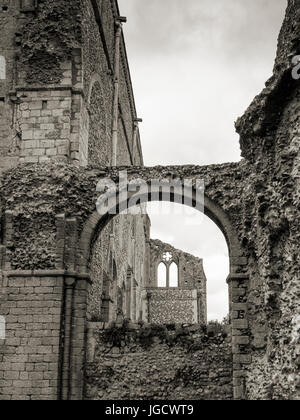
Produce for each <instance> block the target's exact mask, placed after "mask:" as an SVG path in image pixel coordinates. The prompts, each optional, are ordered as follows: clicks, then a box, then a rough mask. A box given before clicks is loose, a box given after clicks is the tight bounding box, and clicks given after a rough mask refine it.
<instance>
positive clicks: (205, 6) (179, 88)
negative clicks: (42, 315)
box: [119, 0, 287, 319]
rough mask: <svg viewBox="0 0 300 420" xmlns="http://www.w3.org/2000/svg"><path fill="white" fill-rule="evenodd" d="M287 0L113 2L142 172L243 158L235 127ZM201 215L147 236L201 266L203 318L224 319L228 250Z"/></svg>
mask: <svg viewBox="0 0 300 420" xmlns="http://www.w3.org/2000/svg"><path fill="white" fill-rule="evenodd" d="M286 3H287V2H286V0H251V1H249V0H213V1H212V0H119V6H120V12H121V14H122V15H124V16H127V18H128V23H126V24H125V25H124V35H125V39H126V45H127V52H128V58H129V64H130V69H131V76H132V81H133V87H134V93H135V99H136V106H137V111H138V116H139V117H141V118H143V120H144V122H143V123H142V124H141V127H140V131H141V139H142V146H143V152H144V160H145V165H147V166H152V165H168V164H169V165H170V164H199V165H206V164H211V163H223V162H229V161H238V160H240V150H239V138H238V135H237V134H236V133H235V129H234V122H235V121H236V119H237V117H239V116H241V115H242V114H243V113H244V111H245V109H246V108H247V107H248V106H249V105H250V103H251V101H252V99H253V98H254V96H255V95H257V94H258V93H260V91H261V90H262V89H263V87H264V83H265V81H266V80H267V79H268V78H269V77H270V76H271V74H272V68H273V63H274V58H275V53H276V46H277V37H278V34H279V30H280V27H281V24H282V21H283V18H284V12H285V8H286ZM198 218H200V216H199V215H198ZM203 218H204V219H205V220H203V221H202V223H201V224H199V223H194V221H196V220H198V221H199V219H196V218H195V217H191V215H189V216H187V215H184V214H181V215H160V216H157V215H153V216H152V217H151V220H152V237H153V238H159V239H161V240H163V241H166V242H169V243H171V244H172V245H173V246H175V247H177V248H180V249H183V250H184V251H186V252H190V253H192V254H194V255H196V256H198V257H201V258H203V259H204V265H205V270H206V274H207V278H208V311H209V319H222V318H223V316H225V315H226V314H227V312H228V295H227V286H226V282H225V280H226V277H227V275H228V250H227V246H226V243H225V240H224V237H223V235H222V233H221V232H220V231H219V229H218V228H217V227H216V226H215V225H214V224H213V222H211V221H210V220H209V219H207V218H206V217H203Z"/></svg>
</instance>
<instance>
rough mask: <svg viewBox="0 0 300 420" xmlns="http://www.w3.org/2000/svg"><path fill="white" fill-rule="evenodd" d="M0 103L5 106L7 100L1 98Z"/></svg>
mask: <svg viewBox="0 0 300 420" xmlns="http://www.w3.org/2000/svg"><path fill="white" fill-rule="evenodd" d="M0 103H1V104H4V103H5V98H4V97H3V96H1V97H0Z"/></svg>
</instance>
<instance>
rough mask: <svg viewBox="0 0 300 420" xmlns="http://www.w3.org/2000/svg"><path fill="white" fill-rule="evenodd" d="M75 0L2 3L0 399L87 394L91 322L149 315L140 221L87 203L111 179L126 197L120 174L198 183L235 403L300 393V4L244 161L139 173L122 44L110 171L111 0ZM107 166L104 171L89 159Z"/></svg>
mask: <svg viewBox="0 0 300 420" xmlns="http://www.w3.org/2000/svg"><path fill="white" fill-rule="evenodd" d="M28 3H30V2H28ZM67 3H68V4H67ZM69 3H70V2H66V1H61V0H60V1H58V0H51V1H47V2H46V1H40V2H38V4H37V3H36V2H32V5H31V6H32V9H30V10H26V11H24V10H22V9H20V5H19V3H18V4H17V3H16V2H12V1H11V2H9V3H8V10H5V8H4V9H0V21H1V28H5V36H4V37H1V39H0V54H1V55H3V56H4V57H5V61H6V79H1V80H0V112H1V118H0V121H1V123H0V151H1V156H0V169H1V202H0V211H1V233H0V238H1V246H0V315H1V316H4V317H5V319H6V339H5V340H0V375H1V376H0V377H1V378H3V379H1V381H0V398H1V399H27V400H29V399H56V398H58V399H82V398H83V388H84V383H85V381H86V380H88V378H87V377H86V378H85V376H84V372H85V371H84V367H85V366H86V365H85V361H86V358H85V355H86V350H87V342H86V333H87V330H88V324H87V322H88V321H95V320H96V321H102V320H103V321H106V320H107V319H110V317H111V316H113V317H115V318H116V321H117V323H118V322H119V321H120V320H122V322H123V320H124V317H126V316H128V315H129V316H131V317H132V319H133V320H134V318H136V321H139V320H143V318H144V317H146V321H147V319H148V318H147V317H148V312H147V293H145V291H144V292H143V290H142V286H143V285H144V284H143V281H144V280H145V279H147V278H150V272H149V267H148V266H147V264H146V263H145V261H149V253H148V254H147V252H148V251H147V244H148V243H149V240H150V236H149V220H148V219H147V217H144V216H142V215H139V216H138V217H137V219H134V218H130V219H127V220H126V221H125V220H124V219H123V216H122V215H121V216H116V217H114V218H113V217H109V216H107V215H104V216H103V217H101V216H100V215H99V214H97V212H96V209H95V203H96V201H97V198H98V196H99V193H97V192H96V186H97V183H98V181H99V180H103V179H104V178H110V179H112V180H113V181H115V182H116V186H117V191H118V192H119V181H120V180H119V171H120V170H127V172H128V180H129V181H130V180H132V179H135V178H140V179H143V180H144V181H145V182H146V183H147V184H149V182H150V180H151V179H159V180H161V179H169V180H174V179H176V178H178V179H181V180H182V179H191V180H193V182H194V186H195V180H196V179H199V178H200V179H203V180H204V181H205V203H204V204H205V205H204V208H205V213H206V214H207V216H208V217H210V218H211V219H212V220H213V221H214V222H215V223H216V224H217V225H218V226H219V227H220V229H221V230H222V232H223V233H224V236H225V238H226V241H227V244H228V248H229V256H230V275H229V277H228V285H229V296H230V323H231V324H230V330H231V334H230V336H231V337H232V342H231V352H232V362H230V363H231V366H232V377H233V380H232V385H233V395H234V398H235V399H252V400H253V399H273V400H274V399H275V400H276V399H277V400H279V399H281V400H287V399H299V386H300V384H299V376H298V372H299V344H300V343H299V329H300V325H299V316H300V310H299V309H300V308H299V242H300V241H299V240H300V237H299V235H300V234H299V225H300V224H299V218H300V194H299V191H300V190H299V167H300V164H299V163H300V158H299V145H300V137H299V128H300V122H299V121H300V108H299V103H300V101H299V99H300V87H299V86H300V84H299V80H296V79H294V78H293V77H292V70H293V64H292V58H293V57H294V56H296V55H299V54H300V51H299V33H300V27H299V25H300V19H299V13H300V0H289V2H288V8H287V13H286V18H285V21H284V24H283V27H282V30H281V33H280V37H279V44H278V53H277V58H276V62H275V67H274V73H273V76H272V78H271V79H270V80H269V81H268V82H267V84H266V88H265V89H264V91H263V92H262V93H261V94H260V95H258V96H257V97H256V98H255V100H254V102H253V103H252V104H251V106H250V108H249V110H248V111H247V112H246V113H245V115H244V116H243V117H241V118H240V119H239V120H238V121H237V124H236V127H237V130H238V132H239V134H240V143H241V152H242V156H243V158H244V159H243V160H241V162H238V163H229V164H223V165H209V166H201V167H199V166H193V165H188V166H168V167H162V166H160V167H154V168H147V167H144V166H143V157H142V153H141V147H140V140H139V135H138V133H135V123H136V119H137V114H136V110H135V104H134V98H133V93H132V86H131V82H130V74H129V68H128V62H127V59H126V50H125V44H124V40H123V38H122V41H121V46H120V80H119V82H120V85H119V86H120V95H119V102H118V109H119V115H118V135H119V136H118V156H117V163H118V165H119V166H118V167H117V168H111V167H109V165H110V161H106V159H108V156H109V154H110V151H109V146H108V145H110V144H111V141H112V136H111V134H112V133H111V132H110V130H109V127H111V126H112V122H113V114H112V109H113V98H114V52H115V51H114V48H115V47H114V45H115V32H116V22H117V18H118V17H119V10H118V6H117V2H116V1H114V0H103V1H102V2H100V1H98V0H91V1H89V0H81V1H79V0H78V1H76V2H75V3H74V5H75V6H76V7H74V8H73V9H72V11H70V4H69ZM75 15H76V17H75ZM45 22H48V23H49V24H50V25H51V27H52V29H53V32H52V35H53V36H51V37H49V38H48V37H47V36H45V33H43V36H42V38H41V39H40V41H41V42H38V43H35V47H34V48H33V49H32V50H31V49H30V45H31V44H32V43H33V42H34V41H35V38H36V36H38V34H39V33H40V31H41V30H42V29H43V28H45ZM53 39H54V40H56V39H59V40H60V42H59V44H56V43H55V42H54V41H53ZM51 60H52V61H51ZM50 61H51V63H50ZM49 66H50V67H49ZM49 69H50V70H51V71H49ZM33 79H34V80H35V82H36V84H32V81H33ZM28 82H30V83H28ZM100 82H101V83H100ZM99 83H100V86H101V88H99V85H98V84H99ZM99 95H100V96H101V101H100V102H98V100H97V98H98V97H99ZM93 98H94V99H93ZM95 98H96V99H95ZM102 110H105V118H103V119H100V121H99V123H100V124H101V125H100V126H99V127H97V125H96V123H97V120H98V116H100V114H102ZM95 116H96V117H95ZM93 118H94V119H93ZM103 121H106V122H105V124H106V125H105V127H106V129H105V128H104V125H103V124H104V123H103ZM90 130H91V131H90ZM97 131H99V133H100V132H101V133H102V134H101V136H100V137H101V138H99V145H98V143H97V140H98V139H97V134H96V133H97ZM105 131H107V135H106V136H104V132H105ZM136 134H137V135H136ZM102 136H104V137H105V138H103V137H102ZM89 142H90V144H89ZM89 146H90V148H89ZM98 146H99V147H102V146H103V154H101V153H100V152H99V149H98ZM89 150H90V151H91V150H92V151H93V150H94V152H91V153H90V154H89ZM102 157H103V159H104V161H106V162H103V165H104V166H100V165H98V162H99V160H101V159H102ZM121 165H122V166H121ZM133 165H135V166H133ZM133 238H134V239H133ZM134 241H136V242H134ZM145 256H146V257H147V258H146V260H145ZM129 302H130V304H129ZM134 308H135V309H136V310H134ZM144 321H145V319H144ZM121 325H122V324H121ZM103 328H106V325H105V326H104V327H103ZM99 346H100V347H99V348H98V349H96V351H97V352H98V354H99V357H100V359H101V357H102V353H101V352H102V350H103V349H102V348H101V344H99ZM131 351H132V349H131V348H130V349H129V353H131ZM159 351H162V352H163V351H167V349H166V347H164V345H162V346H161V347H160V348H159ZM201 351H202V350H201ZM203 351H204V354H205V353H206V350H205V348H204V349H203ZM226 351H227V350H226ZM226 351H225V350H224V352H221V354H220V360H221V361H222V360H224V357H226ZM179 352H180V357H181V360H182V357H185V356H184V355H183V353H182V352H181V350H179ZM150 353H151V352H150ZM151 354H152V353H151ZM151 354H150V358H149V359H147V363H146V364H145V365H146V366H149V364H148V362H149V360H150V361H151V357H152V355H151ZM122 357H123V356H122ZM128 357H129V356H128ZM128 357H127V356H126V360H129V358H130V357H131V356H130V357H129V358H128ZM145 357H146V358H147V356H145ZM100 359H99V360H100ZM130 360H131V359H130ZM145 360H146V359H145ZM170 360H171V359H170ZM172 360H173V359H172ZM227 360H228V359H227ZM134 363H135V362H134ZM199 363H202V359H201V357H200V359H199ZM133 366H134V365H133ZM193 369H195V370H197V368H196V367H194V368H193ZM132 372H134V369H133V371H132ZM132 372H131V373H130V374H132ZM91 377H92V376H91ZM218 380H219V378H217V382H218ZM226 384H227V385H228V384H229V383H226ZM92 385H94V384H92ZM97 386H98V385H97ZM227 391H228V393H227V392H226V395H227V398H231V390H229V389H228V390H227ZM93 392H94V391H93V389H92V393H93ZM170 395H172V396H176V393H175V394H174V393H171V394H170ZM98 397H99V390H98V388H97V389H96V392H95V398H98ZM89 398H90V396H89Z"/></svg>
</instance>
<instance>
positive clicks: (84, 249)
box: [71, 189, 250, 399]
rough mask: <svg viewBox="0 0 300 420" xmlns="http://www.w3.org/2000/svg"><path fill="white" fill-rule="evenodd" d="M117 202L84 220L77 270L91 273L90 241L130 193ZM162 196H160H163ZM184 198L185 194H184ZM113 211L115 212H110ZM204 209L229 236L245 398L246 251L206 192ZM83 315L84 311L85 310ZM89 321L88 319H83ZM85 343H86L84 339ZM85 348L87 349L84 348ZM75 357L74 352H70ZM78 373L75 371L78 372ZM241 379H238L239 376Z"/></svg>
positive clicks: (235, 344)
mask: <svg viewBox="0 0 300 420" xmlns="http://www.w3.org/2000/svg"><path fill="white" fill-rule="evenodd" d="M195 194H196V192H195V191H194V190H193V189H191V196H192V200H191V202H192V203H193V202H194V201H195V198H194V195H195ZM116 195H117V198H118V199H119V200H117V202H118V203H119V204H118V206H115V208H114V209H108V210H107V212H106V213H105V214H102V215H100V214H98V213H97V212H96V211H95V212H94V213H93V214H92V215H91V216H90V217H89V219H88V220H87V222H86V223H85V225H84V227H83V230H82V234H81V237H80V240H79V246H78V255H77V261H78V267H77V271H78V273H88V270H89V259H90V252H91V246H90V245H91V244H92V243H93V241H94V239H95V237H97V236H99V235H101V232H102V231H103V229H104V228H105V226H106V225H107V224H108V223H109V222H110V221H111V220H113V219H114V218H115V217H116V216H117V215H118V214H119V213H120V209H122V208H123V209H124V208H125V207H126V205H128V208H130V206H131V205H132V206H133V204H132V203H131V202H130V198H131V197H130V195H129V197H127V198H126V203H125V202H122V197H123V196H122V191H119V190H117V194H116ZM158 197H159V200H160V199H161V197H160V196H158ZM143 198H144V202H147V201H150V200H151V196H150V195H148V193H147V194H146V195H145V196H144V197H143ZM181 198H182V197H181ZM179 199H180V197H179V196H177V195H176V193H172V194H171V195H170V199H169V200H170V201H171V202H173V201H175V200H177V202H178V201H179ZM110 210H115V212H113V211H112V212H110ZM111 213H112V214H111ZM204 213H205V214H206V215H207V216H208V217H209V218H210V219H211V220H212V221H213V222H214V223H216V224H217V226H218V227H219V228H220V229H221V231H222V232H223V234H224V237H225V239H226V242H227V245H228V249H229V259H230V274H229V277H228V280H227V281H228V284H229V296H230V297H229V302H230V314H231V331H232V337H233V338H232V353H233V369H234V376H235V380H234V394H235V398H236V399H239V398H242V396H243V392H244V387H243V380H242V377H243V375H245V370H244V369H245V367H246V366H247V365H248V363H249V357H250V356H249V355H248V354H245V347H246V345H245V344H244V343H246V342H248V341H247V340H248V338H247V336H248V334H249V333H248V327H247V323H248V321H247V287H248V273H247V258H246V256H245V254H244V251H243V249H242V247H241V245H240V243H239V239H238V235H237V233H236V231H235V228H234V226H233V224H232V222H231V220H230V217H229V216H228V214H226V212H225V211H224V210H223V209H222V207H221V206H220V205H219V204H218V203H216V202H215V201H214V200H212V199H211V198H210V197H208V196H207V195H205V199H204ZM82 316H83V317H84V316H85V315H84V312H82ZM83 322H86V319H84V320H83ZM82 344H83V343H82ZM83 352H84V349H83ZM71 357H73V356H71ZM74 357H75V359H74V360H73V365H74V366H77V368H78V367H79V366H80V364H81V363H83V360H84V353H83V354H81V356H80V357H79V356H78V355H74ZM75 377H76V375H75ZM237 379H238V380H237ZM80 386H82V384H81V385H80V382H77V384H76V383H75V382H74V384H71V387H74V390H73V391H72V392H71V394H76V393H77V395H78V392H79V393H80V392H81V390H80Z"/></svg>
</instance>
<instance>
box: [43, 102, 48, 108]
mask: <svg viewBox="0 0 300 420" xmlns="http://www.w3.org/2000/svg"><path fill="white" fill-rule="evenodd" d="M47 105H48V101H42V106H43V109H47Z"/></svg>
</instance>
